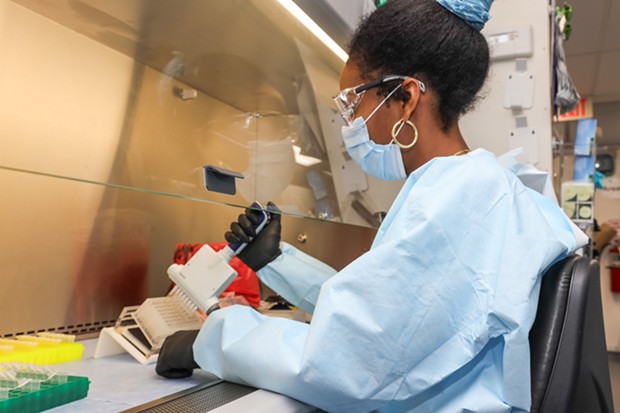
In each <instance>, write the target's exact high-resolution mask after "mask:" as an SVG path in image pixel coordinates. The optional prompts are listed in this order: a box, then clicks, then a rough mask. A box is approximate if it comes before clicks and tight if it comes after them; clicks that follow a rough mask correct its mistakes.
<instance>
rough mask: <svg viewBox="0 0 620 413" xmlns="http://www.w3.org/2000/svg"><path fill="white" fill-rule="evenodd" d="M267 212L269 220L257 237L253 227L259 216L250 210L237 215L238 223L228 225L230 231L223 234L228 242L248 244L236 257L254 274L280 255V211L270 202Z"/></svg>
mask: <svg viewBox="0 0 620 413" xmlns="http://www.w3.org/2000/svg"><path fill="white" fill-rule="evenodd" d="M267 211H269V213H270V215H271V220H270V221H269V223H268V224H267V225H266V226H265V228H263V230H262V231H261V232H260V233H259V234H258V235H256V232H255V231H254V228H253V227H254V226H256V224H257V223H258V220H259V216H258V212H257V211H254V210H252V209H246V210H245V214H241V215H239V218H238V221H236V222H233V223H232V224H230V231H228V232H226V234H224V238H226V241H228V242H244V243H249V244H248V245H247V246H246V247H245V248H244V249H243V251H241V252H240V253H239V255H238V257H239V259H240V260H241V261H243V263H244V264H245V265H247V266H248V267H250V268H251V269H252V270H253V271H254V272H256V271H258V270H260V269H261V268H263V267H264V266H265V265H267V264H269V263H270V262H271V261H273V260H275V259H276V258H277V257H278V256H279V255H280V254H282V251H280V238H281V235H280V233H281V232H282V224H281V223H280V218H281V215H280V213H281V211H280V209H278V207H277V206H276V205H275V204H274V203H272V202H269V203H268V204H267ZM250 239H251V240H252V242H250Z"/></svg>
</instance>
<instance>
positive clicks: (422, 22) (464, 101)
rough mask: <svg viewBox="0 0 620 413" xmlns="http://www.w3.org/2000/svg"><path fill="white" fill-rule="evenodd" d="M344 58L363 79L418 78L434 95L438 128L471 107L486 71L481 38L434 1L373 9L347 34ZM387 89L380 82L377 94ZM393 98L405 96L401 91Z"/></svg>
mask: <svg viewBox="0 0 620 413" xmlns="http://www.w3.org/2000/svg"><path fill="white" fill-rule="evenodd" d="M349 58H350V60H351V61H352V62H353V63H355V64H356V65H357V66H358V67H359V70H360V72H361V75H362V77H363V78H364V79H367V80H369V81H370V80H374V79H376V78H379V77H381V76H385V75H406V76H412V77H415V78H417V79H420V80H422V81H424V82H425V83H426V84H427V85H428V86H429V88H431V89H432V90H433V91H434V93H435V94H436V95H437V97H438V100H439V102H438V105H439V107H438V108H437V111H438V114H439V117H440V119H441V123H442V129H443V130H444V131H447V130H448V129H449V128H450V127H451V126H452V125H454V123H456V122H457V121H458V119H459V117H460V116H461V115H463V114H464V113H466V112H467V111H469V110H470V109H471V108H472V107H473V105H474V103H475V102H476V100H477V95H478V93H479V91H480V89H481V88H482V85H483V84H484V82H485V79H486V77H487V74H488V72H489V47H488V44H487V42H486V39H485V38H484V36H483V35H482V34H481V33H480V32H478V31H477V30H476V29H474V28H473V27H471V26H470V25H469V24H467V23H466V22H465V21H463V20H462V19H460V18H459V17H457V16H456V15H454V14H453V13H451V12H450V11H448V10H447V9H446V8H444V7H443V6H442V5H440V4H439V3H437V2H436V1H435V0H390V1H389V2H387V4H385V5H384V6H382V7H380V8H378V9H377V10H376V11H375V12H373V13H372V14H370V15H369V16H368V17H366V18H365V19H364V20H363V21H362V22H361V23H360V25H359V26H358V28H357V30H356V31H355V33H354V34H353V38H352V39H351V42H350V45H349ZM393 88H394V84H386V85H383V86H382V87H380V88H379V89H378V93H379V94H381V95H383V96H386V95H387V94H388V93H389V92H390V91H391V90H392V89H393ZM399 92H400V90H399ZM393 98H394V99H400V100H404V101H407V100H409V96H408V94H407V92H405V91H402V92H400V93H396V94H394V95H393Z"/></svg>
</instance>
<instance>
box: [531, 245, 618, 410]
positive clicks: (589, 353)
mask: <svg viewBox="0 0 620 413" xmlns="http://www.w3.org/2000/svg"><path fill="white" fill-rule="evenodd" d="M599 271H600V269H599V265H598V263H597V262H596V261H593V260H590V259H588V258H584V257H580V256H577V255H573V256H569V257H567V258H565V259H563V260H561V261H559V262H557V263H556V264H554V265H553V266H552V267H550V268H549V269H548V270H547V272H546V273H545V274H544V276H543V279H542V285H541V291H540V299H539V304H538V311H537V313H536V320H535V321H534V325H533V327H532V330H531V331H530V352H531V370H532V409H531V411H532V412H533V413H555V412H557V413H567V412H585V413H599V412H601V413H603V412H605V413H607V412H613V411H614V406H613V401H612V395H611V394H612V393H611V384H610V378H609V362H608V358H607V348H606V345H605V329H604V326H603V311H602V304H601V290H600V280H599Z"/></svg>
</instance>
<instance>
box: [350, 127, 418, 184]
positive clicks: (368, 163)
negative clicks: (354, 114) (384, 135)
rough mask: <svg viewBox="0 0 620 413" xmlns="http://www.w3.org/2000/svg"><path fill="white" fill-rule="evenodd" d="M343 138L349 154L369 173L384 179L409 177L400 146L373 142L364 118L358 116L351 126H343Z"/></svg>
mask: <svg viewBox="0 0 620 413" xmlns="http://www.w3.org/2000/svg"><path fill="white" fill-rule="evenodd" d="M369 118H370V117H369ZM342 138H343V140H344V146H345V148H347V152H348V153H349V156H351V158H352V159H353V160H354V161H355V163H356V164H358V165H359V167H360V168H362V169H363V170H364V171H365V172H366V173H367V174H368V175H371V176H374V177H375V178H378V179H383V180H384V181H394V180H399V179H405V178H406V177H407V173H406V172H405V166H404V165H403V157H402V155H401V154H400V148H399V147H398V146H397V145H396V144H394V143H389V144H387V145H380V144H378V143H375V142H373V141H372V140H371V139H370V134H369V133H368V128H367V127H366V121H364V118H362V117H358V118H356V119H355V120H354V121H353V123H352V124H351V126H343V127H342Z"/></svg>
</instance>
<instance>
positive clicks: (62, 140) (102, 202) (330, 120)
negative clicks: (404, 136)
mask: <svg viewBox="0 0 620 413" xmlns="http://www.w3.org/2000/svg"><path fill="white" fill-rule="evenodd" d="M283 4H285V5H287V4H288V6H290V5H291V4H292V5H293V6H295V3H293V2H292V1H291V2H281V1H276V0H226V1H203V0H158V1H148V0H54V1H42V0H15V1H13V0H0V51H1V53H2V56H3V58H2V64H1V65H0V90H2V93H1V94H0V136H1V138H0V139H1V142H2V150H0V186H1V187H2V189H3V191H2V192H3V193H2V198H1V199H2V200H1V201H0V214H1V216H2V220H1V221H0V233H1V234H2V237H1V240H0V277H1V279H2V282H3V285H4V287H3V288H2V292H0V312H1V313H2V317H1V318H0V336H8V335H13V334H17V333H22V332H29V331H39V330H48V329H49V330H55V331H61V332H62V331H68V332H76V333H83V332H89V331H97V330H98V329H100V328H101V327H102V326H105V325H109V324H111V323H112V322H114V321H115V320H116V318H117V317H118V315H119V314H120V311H121V309H122V308H123V307H124V306H127V305H137V304H140V303H141V302H142V301H143V300H144V299H145V298H146V297H152V296H159V295H163V294H165V292H166V291H167V289H168V287H169V280H168V278H167V276H166V268H167V267H168V265H169V264H170V263H171V262H172V258H173V252H174V247H175V244H177V243H181V242H192V243H200V242H219V241H223V235H224V232H225V231H226V230H227V227H228V225H229V223H230V222H231V221H232V220H234V219H236V217H237V215H239V214H240V213H242V211H243V208H245V207H246V206H247V205H250V204H251V203H252V202H253V201H254V200H258V201H260V202H263V203H266V202H267V201H273V202H275V203H276V204H277V205H278V206H279V207H280V209H282V211H284V213H285V218H284V239H285V240H286V241H289V242H291V243H294V244H295V245H297V246H298V247H300V248H301V249H303V250H305V251H307V252H309V253H311V254H313V255H315V256H318V257H320V258H321V259H323V260H324V261H326V262H328V263H330V264H331V265H332V266H334V267H336V268H339V267H342V266H343V265H345V264H346V263H348V262H349V261H350V260H352V259H353V258H354V257H355V256H357V255H359V254H361V253H362V252H364V250H366V249H367V248H368V247H369V245H370V243H371V240H372V237H373V235H374V227H376V226H377V225H378V224H379V222H380V220H381V217H382V214H383V213H384V212H385V211H387V209H388V207H389V205H390V203H391V200H392V199H393V198H394V196H395V195H396V193H397V191H398V188H399V186H400V184H401V183H398V182H395V183H390V184H387V185H386V184H381V185H378V184H377V181H374V180H373V179H372V178H368V177H367V176H366V175H365V174H364V173H363V172H362V171H361V170H360V169H359V168H357V167H356V166H355V165H354V164H353V162H352V161H351V160H350V159H349V158H348V157H347V156H346V155H345V152H346V151H345V149H344V147H343V146H342V143H341V142H342V140H341V138H340V128H341V126H342V120H341V118H340V117H339V115H338V114H337V113H336V112H335V110H334V109H333V107H332V105H331V97H332V96H333V95H335V94H336V93H337V91H338V77H339V72H340V70H341V68H342V67H343V65H344V60H343V59H346V57H343V56H342V55H340V56H339V55H338V54H336V53H335V52H334V51H332V50H331V49H330V48H328V47H327V46H326V45H325V44H324V43H322V42H321V41H320V40H318V38H317V37H316V36H315V35H314V34H312V33H311V32H310V31H309V30H308V29H307V28H306V27H305V26H303V25H302V24H301V23H300V22H299V20H298V19H296V18H295V17H293V15H292V14H291V11H290V10H288V9H287V8H286V7H285V6H284V5H283ZM317 4H318V3H317ZM315 6H316V5H315ZM318 11H319V12H320V11H321V10H318ZM205 166H210V167H214V168H216V170H219V171H221V170H225V171H229V172H230V173H231V174H232V175H239V177H238V178H235V183H236V185H235V188H234V194H230V193H221V192H215V191H210V190H208V189H207V188H206V187H205V176H204V173H205V168H204V167H205ZM241 176H242V178H241ZM229 189H230V188H229ZM225 192H226V191H225ZM228 192H230V191H228Z"/></svg>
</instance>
